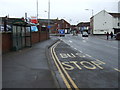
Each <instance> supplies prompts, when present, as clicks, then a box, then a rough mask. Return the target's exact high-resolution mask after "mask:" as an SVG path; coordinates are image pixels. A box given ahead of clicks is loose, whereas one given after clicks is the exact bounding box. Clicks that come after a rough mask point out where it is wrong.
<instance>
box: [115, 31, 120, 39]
mask: <svg viewBox="0 0 120 90" xmlns="http://www.w3.org/2000/svg"><path fill="white" fill-rule="evenodd" d="M115 38H116V40H120V32H118V33H117V34H116V35H115Z"/></svg>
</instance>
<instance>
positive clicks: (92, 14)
mask: <svg viewBox="0 0 120 90" xmlns="http://www.w3.org/2000/svg"><path fill="white" fill-rule="evenodd" d="M85 10H88V11H89V10H91V11H92V17H93V9H85Z"/></svg>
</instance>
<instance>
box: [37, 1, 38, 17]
mask: <svg viewBox="0 0 120 90" xmlns="http://www.w3.org/2000/svg"><path fill="white" fill-rule="evenodd" d="M37 19H38V0H37Z"/></svg>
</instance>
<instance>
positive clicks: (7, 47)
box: [2, 32, 49, 53]
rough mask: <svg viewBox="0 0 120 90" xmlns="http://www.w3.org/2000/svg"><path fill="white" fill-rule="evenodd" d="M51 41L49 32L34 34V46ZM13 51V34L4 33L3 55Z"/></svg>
mask: <svg viewBox="0 0 120 90" xmlns="http://www.w3.org/2000/svg"><path fill="white" fill-rule="evenodd" d="M47 39H49V34H48V32H32V44H35V43H38V42H41V41H44V40H47ZM11 50H12V33H2V53H5V52H9V51H11Z"/></svg>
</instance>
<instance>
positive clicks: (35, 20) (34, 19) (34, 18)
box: [30, 17, 38, 24]
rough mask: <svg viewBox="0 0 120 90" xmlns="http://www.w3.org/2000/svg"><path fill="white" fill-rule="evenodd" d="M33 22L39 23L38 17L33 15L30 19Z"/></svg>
mask: <svg viewBox="0 0 120 90" xmlns="http://www.w3.org/2000/svg"><path fill="white" fill-rule="evenodd" d="M30 22H31V23H35V24H37V23H38V20H37V18H36V17H31V20H30Z"/></svg>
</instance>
